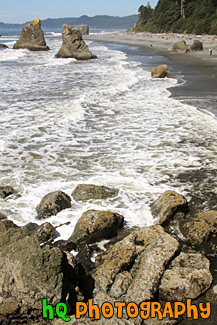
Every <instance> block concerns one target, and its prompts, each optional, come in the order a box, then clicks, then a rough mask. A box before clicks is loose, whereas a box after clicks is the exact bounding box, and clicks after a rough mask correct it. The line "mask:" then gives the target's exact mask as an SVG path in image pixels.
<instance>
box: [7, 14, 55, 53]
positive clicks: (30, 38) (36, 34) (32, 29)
mask: <svg viewBox="0 0 217 325" xmlns="http://www.w3.org/2000/svg"><path fill="white" fill-rule="evenodd" d="M13 48H14V49H27V50H29V51H47V50H49V47H48V46H47V44H46V42H45V39H44V33H43V31H42V29H41V21H40V19H39V18H35V20H33V21H31V22H30V23H28V24H26V25H25V26H24V27H23V29H22V32H21V35H20V39H19V40H18V41H17V42H16V43H15V44H14V47H13Z"/></svg>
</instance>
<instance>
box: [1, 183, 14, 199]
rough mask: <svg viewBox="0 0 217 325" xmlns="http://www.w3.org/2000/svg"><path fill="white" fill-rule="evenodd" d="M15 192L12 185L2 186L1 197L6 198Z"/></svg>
mask: <svg viewBox="0 0 217 325" xmlns="http://www.w3.org/2000/svg"><path fill="white" fill-rule="evenodd" d="M14 193H15V190H14V188H13V187H11V186H1V187H0V197H1V198H3V199H5V198H6V197H8V196H10V195H12V194H14Z"/></svg>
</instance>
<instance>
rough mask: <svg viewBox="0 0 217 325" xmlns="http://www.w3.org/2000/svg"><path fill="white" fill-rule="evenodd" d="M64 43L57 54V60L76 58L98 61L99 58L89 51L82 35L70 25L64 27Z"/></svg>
mask: <svg viewBox="0 0 217 325" xmlns="http://www.w3.org/2000/svg"><path fill="white" fill-rule="evenodd" d="M62 37H63V43H62V46H61V48H60V50H59V51H58V53H57V54H56V57H57V58H75V59H76V60H89V59H96V58H97V56H96V55H94V54H93V53H92V52H91V51H89V49H88V46H87V45H86V44H85V42H84V41H83V40H82V35H81V33H80V32H79V31H78V30H76V29H73V27H72V26H70V25H63V31H62Z"/></svg>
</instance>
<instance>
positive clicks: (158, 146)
mask: <svg viewBox="0 0 217 325" xmlns="http://www.w3.org/2000/svg"><path fill="white" fill-rule="evenodd" d="M0 34H1V37H0V43H5V44H7V45H8V46H9V47H10V48H9V49H6V50H0V71H1V78H0V121H1V123H0V179H1V182H0V186H6V185H10V186H12V187H14V188H15V189H16V191H17V193H18V194H17V195H13V196H11V197H9V198H8V199H6V200H3V199H0V211H1V212H2V213H4V214H6V215H7V216H8V218H9V219H11V220H13V221H14V222H15V223H16V224H18V225H20V226H23V225H25V224H27V223H28V222H37V223H39V224H41V223H43V222H45V220H41V221H38V220H37V219H36V216H37V215H36V209H35V208H36V206H37V204H38V203H39V202H40V200H41V199H42V197H43V196H44V195H45V194H47V193H49V192H52V191H55V190H61V191H64V192H66V193H67V194H69V195H71V193H72V191H73V190H74V189H75V187H76V186H77V185H78V184H80V183H89V184H96V185H105V186H110V187H115V188H118V189H119V195H118V197H116V198H112V199H108V200H104V201H88V202H76V201H72V207H71V208H70V209H67V210H63V211H62V212H60V213H58V214H57V215H56V216H52V217H50V218H48V219H47V220H46V221H48V222H51V223H52V224H53V225H54V226H58V225H60V224H63V223H66V222H70V224H69V225H63V226H62V227H60V228H58V232H59V237H58V238H57V239H67V238H68V237H69V236H70V235H71V234H72V232H73V228H74V226H75V224H76V222H77V220H78V219H79V218H80V216H81V215H82V213H83V212H84V211H86V210H88V209H97V210H98V209H100V210H112V211H116V212H118V213H120V214H122V215H123V216H124V218H125V221H126V223H127V224H128V225H129V226H134V225H138V226H144V225H151V224H153V223H154V220H153V218H152V215H151V212H150V205H151V203H152V202H153V201H154V200H155V199H156V198H158V197H159V195H161V194H162V193H163V192H164V191H166V190H175V191H177V192H179V193H181V194H183V195H185V196H186V198H187V199H188V200H191V199H192V198H194V202H195V204H198V206H196V209H197V208H198V209H199V211H201V210H208V209H214V208H216V198H217V186H216V167H217V159H216V157H217V155H216V153H217V148H216V136H217V119H216V116H215V114H214V113H212V111H211V110H205V109H201V108H200V107H199V106H198V107H197V105H196V104H197V102H196V101H195V100H194V101H192V102H191V101H190V102H189V101H188V102H189V103H188V104H186V103H183V101H182V100H179V99H175V98H172V97H171V92H170V91H169V90H168V89H171V88H172V89H173V88H174V87H177V86H179V87H180V85H181V84H185V80H184V79H183V76H182V75H181V73H180V71H173V73H172V77H171V78H169V79H152V78H151V74H150V71H151V68H152V67H153V66H156V65H159V64H161V63H167V59H166V58H164V57H163V56H160V55H159V54H157V53H154V52H146V51H144V50H143V51H141V49H139V48H138V47H136V46H135V47H132V46H126V45H114V44H113V45H112V44H103V43H96V42H91V41H87V44H88V46H89V49H90V50H91V51H92V52H93V53H94V54H96V55H97V56H98V59H96V60H90V61H83V62H79V61H76V60H75V59H56V58H55V54H56V53H57V51H58V50H59V48H60V46H61V42H62V39H61V31H45V38H46V42H47V45H48V46H49V47H50V49H51V50H50V51H48V52H29V51H28V50H13V49H12V47H13V44H14V43H15V41H16V40H17V39H18V37H19V31H0ZM169 68H170V67H169Z"/></svg>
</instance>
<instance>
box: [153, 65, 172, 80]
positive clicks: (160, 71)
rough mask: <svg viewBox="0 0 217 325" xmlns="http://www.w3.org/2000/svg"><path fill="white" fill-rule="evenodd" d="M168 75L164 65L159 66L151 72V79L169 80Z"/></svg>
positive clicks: (166, 67)
mask: <svg viewBox="0 0 217 325" xmlns="http://www.w3.org/2000/svg"><path fill="white" fill-rule="evenodd" d="M169 75H170V73H169V70H168V66H167V65H166V64H162V65H159V66H158V67H154V68H152V70H151V76H152V78H166V77H167V78H169Z"/></svg>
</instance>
